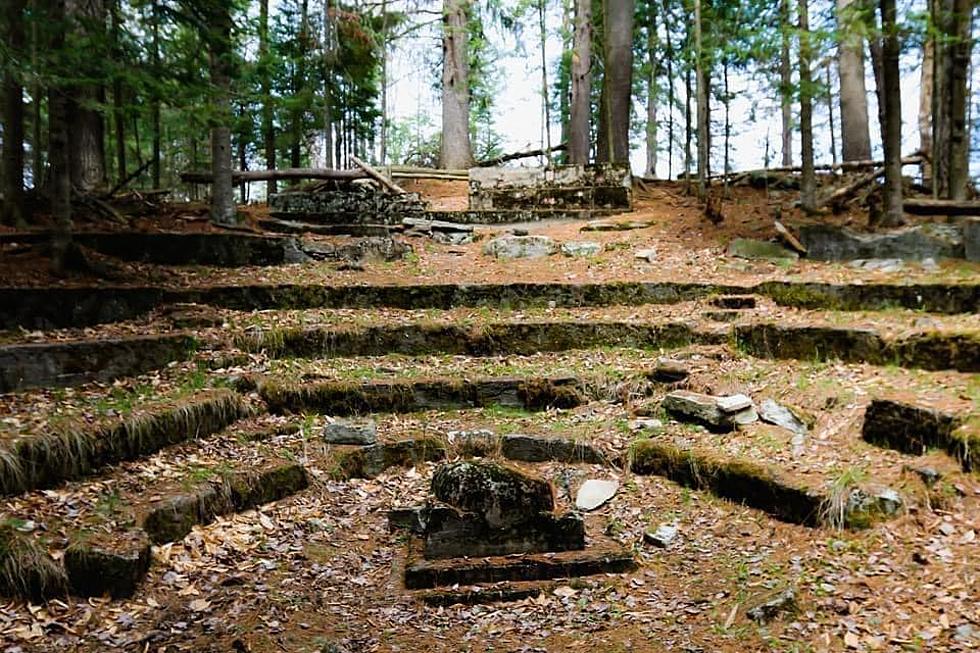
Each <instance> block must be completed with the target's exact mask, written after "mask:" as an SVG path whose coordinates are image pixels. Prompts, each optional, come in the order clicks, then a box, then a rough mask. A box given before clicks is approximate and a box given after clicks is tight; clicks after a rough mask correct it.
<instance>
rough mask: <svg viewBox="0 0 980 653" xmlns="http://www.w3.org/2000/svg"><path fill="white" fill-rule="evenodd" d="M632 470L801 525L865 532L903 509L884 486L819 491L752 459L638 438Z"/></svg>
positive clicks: (701, 448) (701, 447) (631, 456)
mask: <svg viewBox="0 0 980 653" xmlns="http://www.w3.org/2000/svg"><path fill="white" fill-rule="evenodd" d="M629 456H630V460H631V462H630V469H631V470H632V471H633V472H634V473H636V474H643V475H656V476H662V477H664V478H667V479H669V480H671V481H674V482H675V483H678V484H679V485H683V486H685V487H690V488H692V489H696V490H704V491H708V492H711V493H712V494H714V495H716V496H718V497H721V498H724V499H728V500H730V501H734V502H736V503H740V504H743V505H747V506H749V507H752V508H756V509H758V510H761V511H763V512H765V513H767V514H769V515H771V516H773V517H775V518H777V519H779V520H781V521H785V522H789V523H793V524H801V525H803V526H833V527H845V528H864V527H867V526H869V525H870V524H871V523H873V522H874V521H876V520H879V519H881V518H886V517H889V516H891V515H892V514H894V513H895V512H897V511H898V510H900V509H901V508H902V500H901V497H900V496H897V495H895V494H894V493H892V492H891V491H889V490H887V489H886V488H869V489H863V488H857V487H854V488H849V487H848V488H838V489H837V491H835V490H834V488H820V487H814V486H812V485H811V484H808V483H806V482H804V481H802V480H798V479H796V478H794V477H793V476H792V475H791V474H789V473H788V472H785V471H782V470H779V469H777V468H775V467H772V466H767V465H764V464H762V463H758V462H756V461H754V460H748V459H744V458H735V457H730V456H726V455H724V454H721V453H719V452H717V451H714V450H712V449H710V448H708V447H703V446H698V447H694V446H689V445H687V444H683V443H671V442H666V441H661V440H641V441H639V442H637V443H635V444H634V445H633V447H632V449H631V451H630V452H629Z"/></svg>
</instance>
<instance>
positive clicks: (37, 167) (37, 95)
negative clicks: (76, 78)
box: [31, 0, 47, 189]
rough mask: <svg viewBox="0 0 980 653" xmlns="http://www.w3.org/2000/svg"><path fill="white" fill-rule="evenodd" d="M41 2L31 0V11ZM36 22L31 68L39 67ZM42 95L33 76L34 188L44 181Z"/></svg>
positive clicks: (39, 84)
mask: <svg viewBox="0 0 980 653" xmlns="http://www.w3.org/2000/svg"><path fill="white" fill-rule="evenodd" d="M43 2H44V0H31V12H32V13H36V12H37V11H38V9H39V7H41V5H42V3H43ZM37 23H38V21H36V20H32V21H31V68H33V69H34V70H37V69H38V67H39V54H40V51H41V49H42V44H41V38H42V37H41V31H40V30H39V29H38V24H37ZM42 95H43V93H42V91H41V82H40V76H35V78H34V82H33V83H32V84H31V105H32V106H31V109H32V112H31V114H32V115H31V118H32V120H31V181H32V182H33V186H34V188H35V189H39V188H41V186H43V183H44V158H43V152H45V151H46V150H47V147H46V146H45V144H44V142H43V141H42V138H43V137H42V133H43V128H42V112H41V102H42V101H43V98H42V97H41V96H42Z"/></svg>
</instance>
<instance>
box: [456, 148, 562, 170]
mask: <svg viewBox="0 0 980 653" xmlns="http://www.w3.org/2000/svg"><path fill="white" fill-rule="evenodd" d="M567 148H568V144H567V143H562V144H561V145H555V146H554V147H551V148H538V149H536V150H526V151H524V152H514V153H512V154H504V155H503V156H498V157H494V158H492V159H485V160H484V161H477V162H476V164H475V166H476V167H477V168H492V167H494V166H499V165H501V164H503V163H507V162H508V161H516V160H517V159H529V158H531V157H532V156H545V155H546V154H550V153H551V152H561V151H563V150H565V149H567Z"/></svg>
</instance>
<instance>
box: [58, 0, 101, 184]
mask: <svg viewBox="0 0 980 653" xmlns="http://www.w3.org/2000/svg"><path fill="white" fill-rule="evenodd" d="M66 10H67V11H68V15H69V17H70V18H71V19H73V23H74V25H73V29H74V30H76V33H77V34H78V35H80V36H81V37H82V38H83V39H84V40H85V41H86V42H88V43H92V42H97V41H98V40H99V39H100V38H101V37H102V36H103V35H102V34H100V33H96V32H95V29H97V28H95V27H94V26H96V25H104V24H105V17H106V7H105V3H104V2H103V1H102V0H69V2H67V3H66ZM92 56H93V57H96V58H97V57H98V53H92ZM86 68H87V66H86ZM90 74H91V75H95V76H97V74H98V73H97V71H91V72H89V71H87V70H86V71H75V72H74V74H73V75H72V76H73V77H76V78H77V77H80V76H81V77H85V76H88V75H90ZM104 104H105V88H104V87H103V86H102V85H100V84H92V83H87V82H86V83H78V84H74V85H72V88H71V89H70V91H69V95H68V112H69V115H70V116H71V122H72V128H71V130H70V131H69V133H68V142H69V157H70V165H71V183H72V185H73V186H74V187H75V188H77V189H78V190H79V191H81V192H83V193H88V192H93V191H96V190H100V189H105V188H106V186H107V185H108V180H107V177H106V168H105V162H106V157H105V122H104V120H103V118H102V114H101V113H100V112H99V110H98V109H96V108H95V107H96V106H102V105H104Z"/></svg>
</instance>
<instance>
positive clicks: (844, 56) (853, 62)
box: [837, 0, 871, 161]
mask: <svg viewBox="0 0 980 653" xmlns="http://www.w3.org/2000/svg"><path fill="white" fill-rule="evenodd" d="M860 4H861V3H860V0H837V31H838V34H839V39H840V40H839V42H838V45H837V70H838V76H839V77H840V125H841V157H842V158H843V160H844V161H857V160H861V159H870V158H871V134H870V131H869V128H868V91H867V88H866V87H865V85H864V40H863V38H862V37H861V32H860V30H859V29H858V27H857V23H858V21H859V20H860V16H859V15H858V12H859V10H860Z"/></svg>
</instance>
